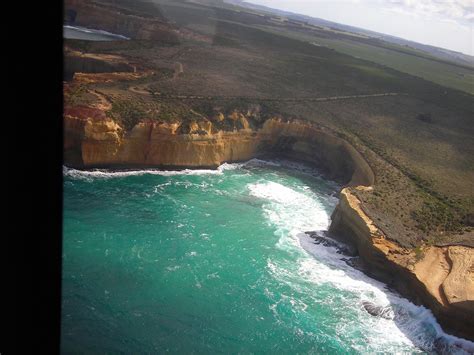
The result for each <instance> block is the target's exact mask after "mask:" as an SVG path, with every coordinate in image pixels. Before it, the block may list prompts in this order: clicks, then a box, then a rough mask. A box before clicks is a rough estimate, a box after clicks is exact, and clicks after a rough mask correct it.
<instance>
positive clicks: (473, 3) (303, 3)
mask: <svg viewBox="0 0 474 355" xmlns="http://www.w3.org/2000/svg"><path fill="white" fill-rule="evenodd" d="M247 1H248V2H251V3H254V4H259V5H265V6H268V7H272V8H276V9H280V10H286V11H291V12H295V13H299V14H304V15H308V16H312V17H318V18H322V19H324V20H329V21H333V22H338V23H341V24H345V25H351V26H356V27H360V28H364V29H367V30H372V31H376V32H380V33H384V34H389V35H393V36H397V37H401V38H404V39H408V40H411V41H415V42H419V43H423V44H430V45H433V46H436V47H441V48H447V49H451V50H454V51H458V52H462V53H465V54H469V55H474V32H473V28H474V0H332V1H331V0H247Z"/></svg>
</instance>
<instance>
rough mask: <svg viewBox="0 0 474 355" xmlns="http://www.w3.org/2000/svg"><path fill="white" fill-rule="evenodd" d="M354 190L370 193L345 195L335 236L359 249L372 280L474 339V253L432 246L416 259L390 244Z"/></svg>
mask: <svg viewBox="0 0 474 355" xmlns="http://www.w3.org/2000/svg"><path fill="white" fill-rule="evenodd" d="M354 188H355V189H358V188H359V189H360V188H367V187H362V186H359V187H351V188H344V189H343V190H342V191H341V195H340V202H339V204H338V206H337V207H336V209H335V211H334V213H333V216H332V224H331V227H330V230H329V232H330V234H331V235H332V236H334V237H335V238H338V239H342V240H343V241H344V242H346V243H350V244H352V245H353V246H355V247H356V248H357V250H358V252H359V255H360V257H361V259H362V261H363V263H364V266H365V270H366V271H367V272H368V273H369V274H370V275H371V276H374V277H375V278H378V279H381V280H383V281H384V282H386V283H387V284H388V285H390V286H391V287H393V288H395V289H396V290H398V291H399V292H400V293H401V294H402V295H404V296H405V297H408V298H410V299H411V300H414V301H415V302H417V303H419V304H423V305H424V306H426V307H428V308H430V309H431V310H432V311H433V313H434V314H435V316H436V318H437V319H438V321H439V322H440V324H441V325H442V326H443V327H444V328H445V329H446V330H447V331H448V332H450V333H453V334H455V335H458V336H460V337H463V338H467V339H474V249H473V248H470V247H466V246H458V245H457V246H445V247H437V246H428V247H426V248H424V249H423V250H422V254H423V255H422V256H420V255H418V256H417V255H416V253H415V252H414V251H413V250H409V249H405V248H402V247H400V246H399V245H398V244H397V243H395V242H393V241H391V240H389V239H388V238H387V236H386V235H385V234H384V233H383V231H382V230H380V229H379V228H378V227H377V226H376V225H375V223H374V222H373V221H372V220H371V219H370V217H369V216H368V215H367V214H366V213H365V212H364V211H363V209H362V205H361V203H360V201H359V200H358V199H357V197H356V196H355V195H354V194H353V193H351V189H354ZM369 188H370V187H369Z"/></svg>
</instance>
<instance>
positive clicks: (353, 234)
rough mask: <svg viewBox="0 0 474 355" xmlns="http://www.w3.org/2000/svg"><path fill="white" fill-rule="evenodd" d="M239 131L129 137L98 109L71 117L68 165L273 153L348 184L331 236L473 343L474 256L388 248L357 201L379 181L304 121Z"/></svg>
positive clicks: (196, 163)
mask: <svg viewBox="0 0 474 355" xmlns="http://www.w3.org/2000/svg"><path fill="white" fill-rule="evenodd" d="M222 119H223V120H229V121H230V123H231V124H233V125H234V127H238V128H234V129H232V130H228V131H225V130H219V129H216V127H214V126H213V123H212V122H211V121H209V120H202V121H197V122H192V123H190V124H189V127H187V129H186V133H183V130H182V127H181V124H180V123H179V122H174V123H167V122H141V123H138V124H137V125H135V126H134V127H133V128H132V129H131V130H130V131H128V132H125V130H124V129H123V128H122V127H121V126H120V125H119V124H118V123H117V122H115V121H113V120H112V119H110V118H108V117H107V115H106V113H105V112H103V111H101V110H98V109H95V108H79V109H77V108H76V109H66V110H65V117H64V128H65V130H64V131H65V139H64V150H65V164H66V165H69V166H73V167H78V168H93V167H94V168H96V167H106V168H111V167H119V166H120V167H128V168H131V167H141V168H143V167H157V168H203V167H217V166H219V165H220V164H222V163H224V162H238V161H244V160H249V159H252V158H255V157H258V156H260V155H262V154H268V153H270V152H273V153H278V154H281V155H282V156H285V157H287V158H290V159H291V158H296V159H298V160H303V161H305V162H307V163H309V164H314V165H316V166H318V167H319V168H322V170H323V171H324V172H325V173H326V175H327V177H328V178H331V179H335V180H338V181H342V182H344V183H346V187H344V188H343V189H342V191H341V193H340V202H339V204H338V206H337V207H336V209H335V211H334V213H333V215H332V224H331V226H330V229H329V235H330V236H331V237H333V238H336V239H339V240H341V241H343V242H344V243H346V244H347V245H349V246H350V248H351V250H352V252H351V253H352V254H353V255H355V254H357V255H359V259H360V263H359V264H360V266H362V265H363V270H364V272H366V273H367V274H369V275H370V276H372V277H374V278H376V279H379V280H381V281H383V282H385V283H387V284H388V285H389V287H392V288H394V289H395V290H397V291H398V292H400V293H401V294H402V295H403V296H405V297H407V298H409V299H411V300H412V301H413V302H415V303H417V304H422V305H424V306H426V307H428V308H430V309H431V310H432V311H433V313H434V314H435V316H436V317H437V319H438V320H439V322H440V324H441V325H442V326H443V328H445V329H446V331H447V332H448V333H452V334H454V335H457V336H460V337H463V338H467V339H471V340H472V339H474V300H473V297H474V270H473V267H472V265H473V264H474V249H473V248H470V247H464V246H444V247H437V246H430V247H427V248H425V250H424V257H423V258H419V257H418V256H417V255H416V252H415V251H414V250H411V249H407V248H403V247H401V246H399V245H398V244H397V243H396V242H394V241H392V240H390V238H389V236H387V235H385V234H384V233H383V231H382V230H380V229H379V228H378V227H377V225H376V224H375V223H374V221H372V220H371V218H370V217H369V216H368V215H367V214H366V213H365V212H364V210H363V205H362V204H361V202H360V201H359V200H358V199H357V197H356V196H355V195H354V193H353V191H354V190H358V189H365V190H370V189H372V187H371V186H372V185H373V184H374V183H375V177H374V173H373V171H372V169H371V168H370V166H369V164H368V163H367V162H366V161H365V160H364V158H363V157H362V155H361V154H360V153H358V152H357V151H356V150H355V149H354V148H353V147H352V146H351V145H350V144H349V143H347V142H346V141H345V140H343V139H342V138H340V137H337V135H336V134H334V133H333V132H331V131H330V130H328V129H326V128H322V127H318V126H316V125H314V124H310V123H308V122H305V121H301V120H284V119H283V118H281V117H273V118H270V119H267V120H266V121H265V122H264V123H263V124H262V125H261V127H259V128H251V125H250V120H251V118H250V117H248V116H247V115H245V114H244V113H240V112H235V114H234V115H232V116H231V117H227V118H226V117H223V118H222Z"/></svg>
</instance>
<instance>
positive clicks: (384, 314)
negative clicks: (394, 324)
mask: <svg viewBox="0 0 474 355" xmlns="http://www.w3.org/2000/svg"><path fill="white" fill-rule="evenodd" d="M362 306H363V307H364V309H365V310H366V311H367V313H369V314H370V315H372V316H374V317H381V318H385V319H393V317H394V314H393V311H392V308H391V307H389V306H387V307H383V306H378V305H376V304H375V303H372V302H369V301H363V302H362Z"/></svg>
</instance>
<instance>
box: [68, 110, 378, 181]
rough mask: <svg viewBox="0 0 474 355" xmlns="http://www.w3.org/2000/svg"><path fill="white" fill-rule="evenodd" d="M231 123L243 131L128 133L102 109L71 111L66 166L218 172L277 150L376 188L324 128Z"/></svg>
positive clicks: (162, 126) (209, 128)
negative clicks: (212, 169) (226, 164)
mask: <svg viewBox="0 0 474 355" xmlns="http://www.w3.org/2000/svg"><path fill="white" fill-rule="evenodd" d="M229 119H230V120H233V121H236V120H238V121H239V122H238V125H237V127H239V128H238V129H233V130H223V129H217V128H216V127H215V126H214V124H213V123H212V122H210V121H208V120H201V121H196V122H191V123H189V124H188V125H187V127H186V129H183V128H182V125H183V124H182V123H180V122H175V123H168V122H141V123H138V124H137V125H135V126H134V127H133V128H132V129H131V130H130V131H128V132H125V131H124V129H123V128H122V127H120V125H119V124H117V123H116V122H114V121H113V120H112V119H110V118H108V117H106V116H105V113H104V112H102V111H100V110H95V109H91V108H87V109H75V110H66V112H65V147H64V148H65V152H66V153H67V154H65V156H66V159H65V163H66V164H68V165H72V166H78V167H85V168H87V167H120V166H123V167H131V166H137V167H181V168H185V167H186V168H189V167H191V168H192V167H217V166H219V165H220V164H222V163H224V162H237V161H244V160H249V159H252V158H254V157H257V156H259V155H262V154H268V153H271V152H275V151H276V152H278V153H280V154H283V155H287V156H290V157H293V158H296V159H300V160H306V161H310V162H313V163H316V164H318V165H319V166H320V167H321V168H322V169H323V170H324V171H325V172H326V173H327V174H328V175H329V176H330V177H331V178H333V179H337V180H340V181H343V182H344V183H348V182H350V183H351V184H354V185H357V184H372V183H373V180H374V176H373V173H372V170H371V169H370V167H369V166H368V164H367V163H366V162H365V160H364V159H363V158H362V157H361V156H360V154H359V153H358V152H357V151H355V149H353V148H352V147H351V146H350V145H349V144H347V142H345V141H344V140H342V139H341V138H339V137H336V136H335V135H333V134H331V133H330V132H328V131H325V130H324V129H322V128H318V127H316V126H314V125H311V124H309V123H307V122H303V121H296V120H293V121H291V122H290V121H285V120H283V119H281V118H271V119H268V120H266V121H265V122H264V123H263V125H262V126H261V127H260V128H256V129H252V128H250V124H249V122H248V120H247V118H246V117H245V116H244V115H242V114H238V115H236V117H234V118H232V117H231V118H229ZM183 131H185V132H186V133H183ZM72 152H74V154H72ZM68 153H69V154H68ZM70 156H71V157H72V156H74V159H73V158H71V159H68V157H70Z"/></svg>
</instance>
